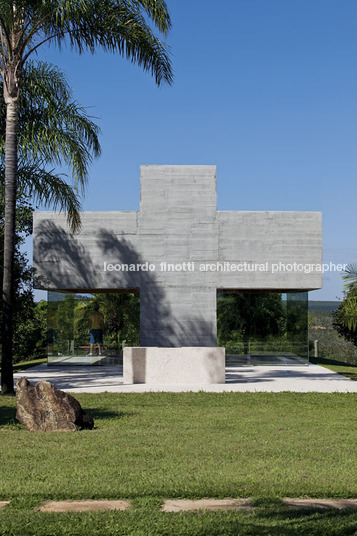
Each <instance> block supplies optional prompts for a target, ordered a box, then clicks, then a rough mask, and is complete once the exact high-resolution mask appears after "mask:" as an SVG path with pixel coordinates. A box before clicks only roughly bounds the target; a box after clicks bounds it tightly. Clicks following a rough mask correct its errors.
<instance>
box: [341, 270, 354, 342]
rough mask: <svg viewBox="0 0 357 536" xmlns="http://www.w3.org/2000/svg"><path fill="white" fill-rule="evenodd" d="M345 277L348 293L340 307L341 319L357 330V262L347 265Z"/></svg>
mask: <svg viewBox="0 0 357 536" xmlns="http://www.w3.org/2000/svg"><path fill="white" fill-rule="evenodd" d="M343 279H344V280H345V289H346V291H347V294H346V297H345V299H344V300H343V302H342V307H341V308H340V321H341V324H342V325H343V326H344V327H345V328H347V329H348V330H349V331H352V332H353V331H356V330H357V263H351V264H348V265H347V267H346V270H345V273H344V275H343Z"/></svg>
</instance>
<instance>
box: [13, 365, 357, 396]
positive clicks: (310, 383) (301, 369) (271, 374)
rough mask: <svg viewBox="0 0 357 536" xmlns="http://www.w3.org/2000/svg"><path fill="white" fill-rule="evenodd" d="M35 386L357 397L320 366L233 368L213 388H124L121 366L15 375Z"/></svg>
mask: <svg viewBox="0 0 357 536" xmlns="http://www.w3.org/2000/svg"><path fill="white" fill-rule="evenodd" d="M21 376H26V378H28V380H29V381H30V382H32V383H35V382H38V381H41V380H47V381H50V382H52V383H53V384H54V385H55V386H56V387H58V388H59V389H63V390H64V391H70V392H72V393H80V392H87V393H102V392H112V393H144V392H149V391H156V392H159V391H164V392H184V391H193V392H198V391H202V390H203V391H206V392H217V393H218V392H223V391H236V392H238V391H239V392H262V391H263V392H280V391H292V392H298V393H307V392H320V393H334V392H339V393H357V382H355V381H353V380H350V379H349V378H346V377H345V376H341V375H340V374H337V373H335V372H332V371H331V370H328V369H326V368H323V367H320V366H318V365H311V364H310V365H300V366H256V367H250V366H248V367H242V366H235V367H234V366H232V367H227V368H226V382H225V383H224V384H212V385H204V386H202V385H195V384H190V385H151V384H150V385H148V384H144V383H140V384H139V383H138V384H124V383H123V368H122V366H120V365H103V366H92V367H83V366H65V365H62V366H49V367H48V366H47V365H46V364H42V365H39V366H37V367H34V368H30V369H27V370H25V371H23V372H18V373H16V374H15V379H16V380H18V379H20V378H21Z"/></svg>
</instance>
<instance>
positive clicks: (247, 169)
mask: <svg viewBox="0 0 357 536" xmlns="http://www.w3.org/2000/svg"><path fill="white" fill-rule="evenodd" d="M167 3H168V6H169V9H170V13H171V16H172V22H173V29H172V31H171V32H170V34H169V36H168V37H167V42H168V43H169V45H170V47H171V53H172V62H173V66H174V72H175V81H174V84H173V86H171V87H169V86H166V87H162V88H157V87H156V85H155V83H154V80H153V79H152V78H151V77H150V75H149V74H147V73H143V72H142V71H141V69H140V68H139V67H137V66H134V65H131V64H129V63H128V62H127V61H125V60H123V59H122V58H120V57H119V56H115V55H110V54H105V53H102V52H98V53H97V54H96V55H94V56H92V55H90V54H84V55H82V56H79V55H78V54H76V53H74V52H71V51H70V50H69V49H64V50H62V51H61V52H58V51H57V50H56V48H55V47H50V48H42V49H39V54H38V58H39V59H44V60H47V61H49V62H52V63H54V64H56V65H58V66H60V67H61V68H62V69H63V70H64V72H65V73H66V74H67V76H68V79H69V82H70V84H71V86H72V87H73V91H74V97H75V98H76V99H77V100H78V101H79V102H80V103H81V104H82V105H84V106H88V107H90V113H91V114H92V115H93V116H95V117H96V118H97V120H96V121H97V123H98V124H99V125H100V127H101V130H102V135H101V144H102V148H103V154H102V156H101V158H100V159H98V160H97V161H96V162H95V163H94V164H93V166H92V167H91V172H90V176H91V178H90V182H89V185H88V188H87V193H86V197H85V199H84V200H83V209H84V210H138V209H139V166H140V165H141V164H216V165H217V198H218V209H219V210H318V211H322V213H323V226H324V260H325V262H330V261H332V262H337V263H349V262H353V261H356V260H357V253H356V239H355V229H356V210H355V205H356V195H355V194H356V178H357V151H356V146H357V103H356V95H357V72H356V58H357V32H356V26H357V2H356V0H294V1H293V0H226V1H225V2H217V1H213V0H206V1H203V0H167ZM336 296H339V297H342V279H341V275H340V274H329V275H328V276H326V277H325V278H324V289H323V290H321V291H317V292H314V293H312V294H311V295H310V299H335V298H336Z"/></svg>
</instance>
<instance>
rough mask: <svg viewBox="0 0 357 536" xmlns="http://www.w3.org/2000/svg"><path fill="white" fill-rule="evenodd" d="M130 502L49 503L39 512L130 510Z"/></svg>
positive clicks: (40, 508) (41, 507) (83, 501)
mask: <svg viewBox="0 0 357 536" xmlns="http://www.w3.org/2000/svg"><path fill="white" fill-rule="evenodd" d="M130 507H131V503H130V501H105V500H100V501H94V500H81V501H47V502H46V503H44V504H43V505H41V506H40V507H39V508H37V509H36V510H38V511H39V512H88V511H99V510H129V509H130Z"/></svg>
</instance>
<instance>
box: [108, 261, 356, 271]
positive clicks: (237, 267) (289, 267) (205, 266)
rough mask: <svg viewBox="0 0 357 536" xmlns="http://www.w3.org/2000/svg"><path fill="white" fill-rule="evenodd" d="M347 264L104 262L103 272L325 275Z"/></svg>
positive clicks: (343, 268)
mask: <svg viewBox="0 0 357 536" xmlns="http://www.w3.org/2000/svg"><path fill="white" fill-rule="evenodd" d="M346 267H347V264H336V263H333V262H329V263H323V264H304V263H299V262H293V263H283V262H276V263H271V262H268V261H267V262H263V263H253V262H227V261H225V262H203V263H202V262H193V261H190V262H181V263H169V262H166V261H162V262H159V263H150V262H143V263H136V264H134V263H132V264H126V263H110V262H104V264H103V271H104V272H155V271H158V272H269V273H273V274H275V273H279V272H303V273H305V274H310V273H314V272H315V273H325V272H343V271H345V270H346Z"/></svg>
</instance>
